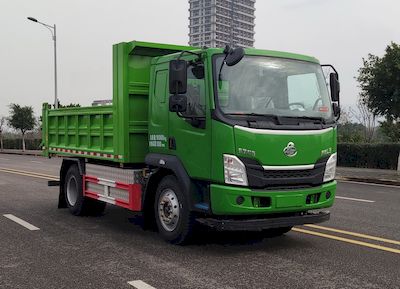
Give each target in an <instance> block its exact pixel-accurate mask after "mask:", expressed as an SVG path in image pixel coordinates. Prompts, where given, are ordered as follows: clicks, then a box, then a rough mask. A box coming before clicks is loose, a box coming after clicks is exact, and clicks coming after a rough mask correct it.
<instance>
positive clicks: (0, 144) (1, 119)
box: [0, 116, 6, 151]
mask: <svg viewBox="0 0 400 289" xmlns="http://www.w3.org/2000/svg"><path fill="white" fill-rule="evenodd" d="M5 124H6V118H5V117H4V116H1V117H0V151H3V149H4V146H3V127H4V126H5Z"/></svg>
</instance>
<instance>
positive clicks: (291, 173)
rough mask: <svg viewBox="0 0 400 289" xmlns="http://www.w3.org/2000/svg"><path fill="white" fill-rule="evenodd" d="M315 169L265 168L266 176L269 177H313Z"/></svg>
mask: <svg viewBox="0 0 400 289" xmlns="http://www.w3.org/2000/svg"><path fill="white" fill-rule="evenodd" d="M312 174H313V170H287V171H282V170H267V171H266V170H264V178H269V179H285V178H286V179H288V178H306V177H311V176H312Z"/></svg>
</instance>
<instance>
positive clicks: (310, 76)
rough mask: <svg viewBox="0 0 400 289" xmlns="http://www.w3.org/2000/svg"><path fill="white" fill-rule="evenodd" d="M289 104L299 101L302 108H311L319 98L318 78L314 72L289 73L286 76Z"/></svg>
mask: <svg viewBox="0 0 400 289" xmlns="http://www.w3.org/2000/svg"><path fill="white" fill-rule="evenodd" d="M287 83H288V93H289V104H290V103H301V104H302V106H304V107H303V108H304V109H313V107H314V105H315V103H316V102H317V100H318V99H320V92H319V86H318V80H317V76H316V75H315V73H307V74H299V75H291V76H288V78H287Z"/></svg>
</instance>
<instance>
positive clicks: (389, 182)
mask: <svg viewBox="0 0 400 289" xmlns="http://www.w3.org/2000/svg"><path fill="white" fill-rule="evenodd" d="M336 180H338V181H350V182H359V183H368V184H377V185H389V186H400V181H395V180H387V179H371V178H357V177H336Z"/></svg>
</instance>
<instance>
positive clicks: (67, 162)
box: [58, 158, 85, 209]
mask: <svg viewBox="0 0 400 289" xmlns="http://www.w3.org/2000/svg"><path fill="white" fill-rule="evenodd" d="M72 164H77V165H78V169H79V173H80V174H81V175H84V174H85V159H82V158H64V159H63V161H62V164H61V169H60V193H59V195H58V208H59V209H61V208H67V202H66V201H65V192H64V182H65V175H66V174H67V171H68V168H69V167H70V166H71V165H72Z"/></svg>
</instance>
